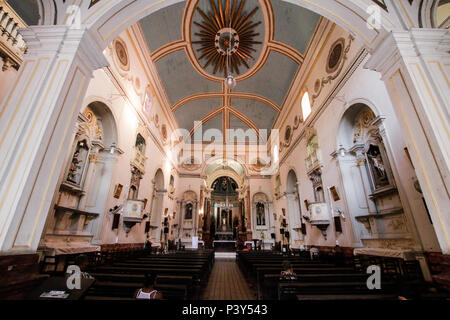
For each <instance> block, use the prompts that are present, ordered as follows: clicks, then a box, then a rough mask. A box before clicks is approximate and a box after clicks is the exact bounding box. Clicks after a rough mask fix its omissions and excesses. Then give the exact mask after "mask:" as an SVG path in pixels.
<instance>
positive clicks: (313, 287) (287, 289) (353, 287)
mask: <svg viewBox="0 0 450 320" xmlns="http://www.w3.org/2000/svg"><path fill="white" fill-rule="evenodd" d="M396 290H397V285H396V283H394V282H384V283H382V289H381V290H370V289H369V288H368V287H367V283H366V282H365V281H357V282H353V281H349V282H280V283H279V284H278V299H279V300H286V299H294V298H295V297H296V296H297V295H298V294H356V293H358V294H383V293H390V294H394V293H395V292H396Z"/></svg>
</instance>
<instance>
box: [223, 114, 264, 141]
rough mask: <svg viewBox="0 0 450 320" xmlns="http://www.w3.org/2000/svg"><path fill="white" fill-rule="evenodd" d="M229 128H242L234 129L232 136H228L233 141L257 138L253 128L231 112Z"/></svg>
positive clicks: (256, 139)
mask: <svg viewBox="0 0 450 320" xmlns="http://www.w3.org/2000/svg"><path fill="white" fill-rule="evenodd" d="M230 129H231V130H238V129H242V130H243V133H244V134H242V131H235V135H234V138H233V137H232V136H230V137H229V138H230V139H231V140H233V141H238V142H245V141H248V142H257V141H258V138H257V136H256V132H255V131H254V130H253V129H250V127H249V126H247V125H246V124H245V123H244V122H243V121H242V120H241V119H239V118H238V117H236V116H235V115H233V114H230ZM249 129H250V130H249Z"/></svg>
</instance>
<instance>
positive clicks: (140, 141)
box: [136, 133, 145, 154]
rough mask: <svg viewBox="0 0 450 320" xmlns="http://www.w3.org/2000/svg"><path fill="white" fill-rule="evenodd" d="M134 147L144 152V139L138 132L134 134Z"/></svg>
mask: <svg viewBox="0 0 450 320" xmlns="http://www.w3.org/2000/svg"><path fill="white" fill-rule="evenodd" d="M136 149H138V150H139V151H140V152H141V153H142V154H145V139H144V138H143V137H142V136H141V135H140V134H139V133H138V134H137V136H136Z"/></svg>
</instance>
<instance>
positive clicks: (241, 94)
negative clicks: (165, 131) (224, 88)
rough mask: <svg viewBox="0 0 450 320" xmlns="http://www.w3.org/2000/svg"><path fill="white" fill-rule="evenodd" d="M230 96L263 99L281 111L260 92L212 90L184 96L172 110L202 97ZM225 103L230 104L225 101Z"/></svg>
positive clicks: (262, 100) (278, 110) (279, 109)
mask: <svg viewBox="0 0 450 320" xmlns="http://www.w3.org/2000/svg"><path fill="white" fill-rule="evenodd" d="M225 96H228V97H230V98H241V99H249V100H256V101H261V102H264V103H266V104H267V105H269V106H270V107H272V108H273V109H274V110H275V111H277V112H280V111H281V108H280V107H279V106H278V105H277V104H276V103H274V102H273V101H271V100H269V99H268V98H266V97H263V96H261V95H258V94H254V93H246V92H230V93H227V94H226V95H225V94H224V93H222V92H212V93H199V94H194V95H191V96H189V97H186V98H183V99H182V100H180V101H178V102H177V103H175V104H174V105H173V106H172V111H175V110H177V109H179V108H181V107H183V105H185V104H186V103H188V102H190V101H194V100H200V99H208V98H222V97H225ZM225 104H229V103H226V102H224V105H225Z"/></svg>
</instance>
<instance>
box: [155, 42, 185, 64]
mask: <svg viewBox="0 0 450 320" xmlns="http://www.w3.org/2000/svg"><path fill="white" fill-rule="evenodd" d="M186 46H187V42H186V41H185V40H178V41H174V42H170V43H168V44H166V45H164V46H162V47H160V48H158V49H157V50H155V51H153V52H152V53H151V58H152V60H153V62H157V61H158V60H159V59H161V58H163V57H165V56H166V55H168V54H171V53H172V52H175V51H178V50H181V49H184V48H186Z"/></svg>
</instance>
